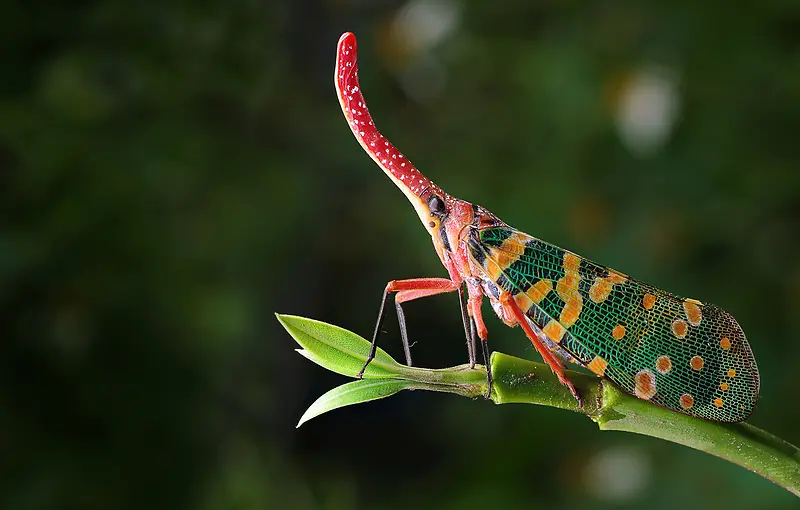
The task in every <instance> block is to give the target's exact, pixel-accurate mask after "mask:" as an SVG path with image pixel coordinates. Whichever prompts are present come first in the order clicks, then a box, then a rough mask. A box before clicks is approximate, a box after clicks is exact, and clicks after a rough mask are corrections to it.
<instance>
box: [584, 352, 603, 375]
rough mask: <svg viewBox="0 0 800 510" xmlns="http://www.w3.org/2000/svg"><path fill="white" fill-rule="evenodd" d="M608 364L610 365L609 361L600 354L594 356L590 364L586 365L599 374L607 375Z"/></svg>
mask: <svg viewBox="0 0 800 510" xmlns="http://www.w3.org/2000/svg"><path fill="white" fill-rule="evenodd" d="M607 366H608V361H606V360H604V359H603V358H601V357H600V356H595V357H594V358H592V361H590V362H589V364H588V365H586V368H588V369H589V370H591V371H592V372H594V373H595V374H597V375H605V373H606V367H607Z"/></svg>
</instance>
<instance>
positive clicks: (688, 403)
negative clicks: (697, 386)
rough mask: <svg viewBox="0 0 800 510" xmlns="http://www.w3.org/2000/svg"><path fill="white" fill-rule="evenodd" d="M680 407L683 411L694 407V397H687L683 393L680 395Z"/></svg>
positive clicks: (687, 395) (686, 394)
mask: <svg viewBox="0 0 800 510" xmlns="http://www.w3.org/2000/svg"><path fill="white" fill-rule="evenodd" d="M680 400H681V407H682V408H684V409H691V408H692V406H694V397H692V396H691V395H689V394H688V393H684V394H683V395H681V398H680Z"/></svg>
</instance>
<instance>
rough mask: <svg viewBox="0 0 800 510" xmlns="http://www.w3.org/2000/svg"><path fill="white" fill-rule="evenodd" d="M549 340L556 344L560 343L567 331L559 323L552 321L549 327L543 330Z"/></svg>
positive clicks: (548, 324)
mask: <svg viewBox="0 0 800 510" xmlns="http://www.w3.org/2000/svg"><path fill="white" fill-rule="evenodd" d="M542 331H543V332H544V334H545V335H547V338H549V339H550V340H552V341H553V342H555V343H559V342H560V341H561V339H562V338H564V333H565V332H566V330H565V329H564V327H563V326H562V325H561V324H559V323H558V321H550V322H548V323H547V325H546V326H545V327H544V329H542Z"/></svg>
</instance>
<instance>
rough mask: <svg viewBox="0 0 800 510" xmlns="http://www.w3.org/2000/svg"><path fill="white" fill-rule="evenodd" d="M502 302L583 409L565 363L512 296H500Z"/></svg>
mask: <svg viewBox="0 0 800 510" xmlns="http://www.w3.org/2000/svg"><path fill="white" fill-rule="evenodd" d="M500 301H501V303H502V304H503V308H504V309H506V310H507V311H508V312H509V313H510V314H512V315H513V316H514V317H515V318H516V319H517V323H518V324H519V325H520V327H521V328H522V329H523V330H524V331H525V334H526V335H527V336H528V338H529V339H530V341H531V343H532V344H533V346H534V347H535V348H536V350H537V351H538V352H539V355H541V356H542V359H543V360H544V362H545V363H547V364H548V365H549V366H550V370H552V371H553V373H554V374H556V377H558V380H559V382H561V384H563V385H564V386H566V387H567V388H569V391H570V393H572V396H573V397H575V400H577V401H578V407H583V400H582V399H581V396H580V394H579V393H578V390H577V389H575V385H574V384H572V381H570V380H569V378H568V377H567V376H566V374H565V373H564V363H563V362H562V361H561V360H560V359H558V358H557V357H556V355H555V354H554V353H553V352H552V351H551V350H550V349H549V348H548V347H547V345H546V344H545V343H544V342H543V341H542V340H541V339H540V338H539V335H537V334H536V332H535V331H534V330H533V328H531V323H530V321H528V318H527V316H526V315H525V314H524V313H523V312H522V310H521V309H520V307H519V305H518V304H517V302H516V301H515V300H514V298H513V297H512V296H511V295H510V294H504V295H501V296H500Z"/></svg>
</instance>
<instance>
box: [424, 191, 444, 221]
mask: <svg viewBox="0 0 800 510" xmlns="http://www.w3.org/2000/svg"><path fill="white" fill-rule="evenodd" d="M428 208H429V209H430V210H431V214H433V215H435V216H443V215H444V213H445V212H446V211H445V207H444V200H442V199H441V198H439V197H437V196H436V195H434V196H433V197H431V199H430V200H429V201H428Z"/></svg>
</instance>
